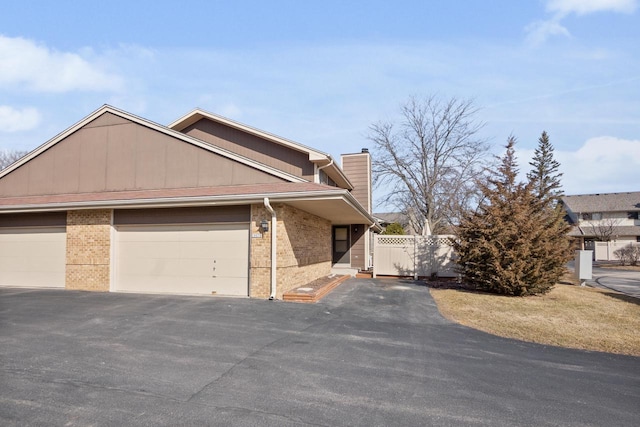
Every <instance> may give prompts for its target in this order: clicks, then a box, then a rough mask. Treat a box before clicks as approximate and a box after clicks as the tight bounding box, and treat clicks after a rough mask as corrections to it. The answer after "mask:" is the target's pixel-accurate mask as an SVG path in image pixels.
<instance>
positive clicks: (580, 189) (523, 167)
mask: <svg viewBox="0 0 640 427" xmlns="http://www.w3.org/2000/svg"><path fill="white" fill-rule="evenodd" d="M532 156H533V150H518V159H519V164H520V179H524V176H525V174H526V172H527V171H528V170H529V169H530V166H529V161H530V159H531V158H532ZM555 158H556V160H558V161H559V162H560V171H561V172H562V173H563V176H562V186H563V190H564V192H565V194H592V193H612V192H621V191H638V190H640V140H630V139H622V138H616V137H613V136H599V137H595V138H590V139H588V140H587V141H586V142H585V143H584V144H583V145H582V146H581V147H580V148H578V149H577V150H575V151H563V150H557V149H556V151H555Z"/></svg>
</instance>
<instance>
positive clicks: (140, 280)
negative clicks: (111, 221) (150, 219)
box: [114, 224, 249, 296]
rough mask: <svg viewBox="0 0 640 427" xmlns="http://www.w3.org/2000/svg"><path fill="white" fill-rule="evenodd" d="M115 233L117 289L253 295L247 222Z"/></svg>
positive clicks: (121, 229)
mask: <svg viewBox="0 0 640 427" xmlns="http://www.w3.org/2000/svg"><path fill="white" fill-rule="evenodd" d="M116 236H117V237H116V241H117V242H116V250H115V251H116V254H115V257H116V261H115V275H114V276H115V277H114V279H115V280H114V282H115V286H114V288H115V289H114V290H116V291H121V292H149V293H173V294H208V295H211V294H217V295H241V296H247V295H248V294H249V279H248V278H249V226H248V224H198V225H135V226H134V225H127V226H118V227H117V232H116Z"/></svg>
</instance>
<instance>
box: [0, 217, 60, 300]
mask: <svg viewBox="0 0 640 427" xmlns="http://www.w3.org/2000/svg"><path fill="white" fill-rule="evenodd" d="M65 222H66V213H65V212H55V213H46V214H11V215H2V216H0V286H16V287H34V288H64V286H65V267H66V242H67V240H66V228H65ZM34 224H38V226H37V227H34V226H33V225H34Z"/></svg>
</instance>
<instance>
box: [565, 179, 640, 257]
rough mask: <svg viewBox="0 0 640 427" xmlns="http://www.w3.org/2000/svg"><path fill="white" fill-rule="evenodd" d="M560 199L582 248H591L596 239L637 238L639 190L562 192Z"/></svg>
mask: <svg viewBox="0 0 640 427" xmlns="http://www.w3.org/2000/svg"><path fill="white" fill-rule="evenodd" d="M561 203H562V204H563V205H564V208H565V210H566V211H567V217H566V218H567V220H568V222H569V223H570V224H572V225H573V227H572V229H571V231H570V232H569V235H570V236H571V237H574V238H575V239H577V240H578V242H579V245H580V247H581V248H582V249H587V250H593V249H594V246H595V242H596V241H607V240H610V241H612V242H615V243H616V244H617V245H618V246H619V245H625V244H628V243H632V242H640V191H634V192H628V193H603V194H585V195H575V196H564V197H563V198H562V201H561Z"/></svg>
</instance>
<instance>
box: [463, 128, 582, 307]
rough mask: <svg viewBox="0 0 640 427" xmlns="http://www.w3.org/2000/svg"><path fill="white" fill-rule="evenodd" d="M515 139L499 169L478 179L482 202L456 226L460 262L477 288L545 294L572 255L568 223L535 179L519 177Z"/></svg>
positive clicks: (469, 281)
mask: <svg viewBox="0 0 640 427" xmlns="http://www.w3.org/2000/svg"><path fill="white" fill-rule="evenodd" d="M515 143H516V141H515V138H513V137H510V138H509V140H508V143H507V146H506V152H505V154H504V156H503V157H502V158H499V161H500V164H499V167H498V169H497V171H496V172H495V173H494V174H493V175H492V176H490V177H489V178H488V179H487V181H486V182H484V183H480V189H481V191H482V195H483V202H482V203H481V205H480V206H479V208H478V209H477V210H476V211H474V212H468V213H467V214H465V215H464V217H463V218H462V221H461V223H460V225H459V227H458V229H457V231H458V242H457V243H456V244H455V249H456V251H457V253H458V264H459V266H460V270H461V272H462V274H463V276H464V278H465V280H466V281H467V282H468V283H470V284H472V285H474V286H475V287H476V288H477V289H479V290H484V291H488V292H494V293H498V294H505V295H516V296H524V295H535V294H540V293H546V292H547V291H549V290H550V289H551V288H552V287H553V285H554V284H555V283H557V282H558V281H559V280H560V278H561V277H562V275H563V274H564V265H565V264H566V262H567V261H568V260H569V257H570V251H569V240H568V237H567V235H566V233H567V226H566V224H565V223H564V221H563V220H562V217H559V216H557V215H556V214H555V212H556V210H555V209H553V208H550V206H549V203H548V200H547V199H544V198H541V197H539V193H538V191H537V189H536V182H535V180H530V181H529V182H527V183H521V182H517V181H516V178H517V175H518V165H517V162H516V158H515V148H514V147H515Z"/></svg>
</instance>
